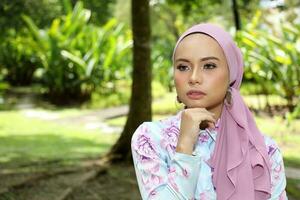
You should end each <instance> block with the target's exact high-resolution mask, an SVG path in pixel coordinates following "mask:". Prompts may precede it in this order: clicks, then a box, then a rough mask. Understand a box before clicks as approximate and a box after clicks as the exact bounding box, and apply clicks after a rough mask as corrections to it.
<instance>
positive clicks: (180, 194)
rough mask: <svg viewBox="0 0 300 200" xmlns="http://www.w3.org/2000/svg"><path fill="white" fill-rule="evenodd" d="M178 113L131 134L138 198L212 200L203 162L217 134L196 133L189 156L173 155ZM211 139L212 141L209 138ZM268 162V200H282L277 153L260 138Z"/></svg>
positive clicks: (283, 179)
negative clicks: (269, 193)
mask: <svg viewBox="0 0 300 200" xmlns="http://www.w3.org/2000/svg"><path fill="white" fill-rule="evenodd" d="M181 112H182V111H180V112H178V114H177V115H175V116H171V117H169V118H166V119H163V120H159V121H154V122H144V123H143V124H141V125H140V126H139V127H138V128H137V130H136V131H135V133H134V134H133V137H132V141H131V149H132V157H133V162H134V167H135V172H136V176H137V181H138V185H139V190H140V193H141V196H142V199H161V200H165V199H172V200H185V199H187V200H190V199H193V200H195V199H197V200H198V199H199V200H215V199H216V192H215V190H214V186H213V183H212V172H211V168H210V166H209V165H208V164H207V163H206V162H207V161H208V160H209V158H210V156H211V155H212V153H213V149H214V145H215V142H214V141H215V140H216V136H217V131H218V123H219V121H218V123H217V124H216V128H215V129H210V130H211V131H210V132H211V135H209V134H208V133H207V132H206V131H205V130H200V131H199V134H200V136H199V139H198V142H197V144H196V145H195V149H194V152H193V155H188V154H183V153H179V152H176V151H175V149H176V144H177V139H178V135H179V128H180V119H181ZM212 138H214V139H212ZM264 138H265V143H266V146H267V148H268V155H269V157H270V161H271V193H272V195H271V198H270V200H275V199H276V200H286V199H287V196H286V192H285V187H286V177H285V172H284V165H283V160H282V155H281V152H280V150H279V148H278V146H277V145H276V143H275V142H274V141H273V140H272V139H271V138H269V137H267V136H264Z"/></svg>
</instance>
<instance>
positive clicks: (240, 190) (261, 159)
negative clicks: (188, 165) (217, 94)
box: [173, 24, 271, 200]
mask: <svg viewBox="0 0 300 200" xmlns="http://www.w3.org/2000/svg"><path fill="white" fill-rule="evenodd" d="M193 33H203V34H206V35H208V36H210V37H212V38H213V39H215V41H217V42H218V44H219V45H220V47H221V48H222V50H223V52H224V54H225V57H226V61H227V65H228V68H229V71H230V73H229V74H230V86H229V91H230V92H231V103H230V104H229V103H228V102H227V101H226V100H225V99H224V104H223V108H222V114H221V117H220V122H219V126H220V127H219V131H218V137H217V140H216V144H215V149H214V152H213V155H212V156H211V158H210V160H209V161H208V164H209V165H210V167H211V169H212V182H213V185H214V187H215V190H216V193H217V199H218V200H228V199H229V200H241V199H243V200H254V199H255V200H265V199H268V198H270V197H271V176H270V161H269V157H268V154H267V147H266V145H265V142H264V137H263V135H262V134H261V132H260V131H259V129H258V128H257V126H256V123H255V120H254V117H253V116H252V113H251V111H250V110H249V108H248V107H247V106H246V104H245V103H244V101H243V98H242V96H241V94H240V92H239V89H240V85H241V82H242V78H243V72H244V71H243V57H242V53H241V51H240V49H239V48H238V47H237V46H236V44H235V43H234V41H233V39H232V37H231V36H230V34H229V33H227V32H226V31H224V30H223V29H222V28H220V27H219V26H217V25H213V24H197V25H194V26H192V27H191V28H189V29H188V30H187V31H185V32H184V33H183V34H182V35H181V36H180V38H179V39H178V41H177V43H176V46H175V48H174V51H173V60H174V54H175V51H176V48H177V46H178V44H179V43H180V42H181V41H182V40H183V39H184V38H185V37H186V36H188V35H190V34H193Z"/></svg>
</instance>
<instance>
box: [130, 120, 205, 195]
mask: <svg viewBox="0 0 300 200" xmlns="http://www.w3.org/2000/svg"><path fill="white" fill-rule="evenodd" d="M154 129H155V128H154V127H151V123H143V124H142V125H140V126H139V127H138V129H137V130H136V131H135V133H134V135H133V137H132V143H131V148H132V157H133V161H134V167H135V171H136V176H137V180H138V185H139V189H140V193H141V196H142V198H143V199H144V200H145V199H162V200H165V199H172V200H173V199H174V200H183V199H193V198H194V195H195V190H196V186H197V180H198V174H199V171H200V159H201V158H200V157H198V156H193V155H187V154H183V153H178V152H174V155H173V157H172V159H171V161H170V162H167V160H166V158H163V157H162V155H163V152H161V151H162V149H161V147H160V141H159V139H156V137H155V133H154V132H155V131H159V130H157V129H155V130H154ZM156 135H157V133H156ZM155 139H156V140H155Z"/></svg>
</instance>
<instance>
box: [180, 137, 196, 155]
mask: <svg viewBox="0 0 300 200" xmlns="http://www.w3.org/2000/svg"><path fill="white" fill-rule="evenodd" d="M194 146H195V142H193V141H192V140H190V138H189V139H183V138H179V139H178V143H177V146H176V152H179V153H184V154H189V155H192V154H193V151H194Z"/></svg>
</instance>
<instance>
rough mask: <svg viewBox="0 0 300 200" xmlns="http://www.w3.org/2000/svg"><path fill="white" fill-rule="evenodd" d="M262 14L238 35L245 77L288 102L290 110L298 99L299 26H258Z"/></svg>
mask: <svg viewBox="0 0 300 200" xmlns="http://www.w3.org/2000/svg"><path fill="white" fill-rule="evenodd" d="M260 17H261V13H258V14H257V16H256V17H255V18H254V20H253V22H252V23H251V24H249V25H248V26H247V27H246V28H245V30H242V31H240V32H238V33H237V41H238V43H239V44H240V46H241V47H242V51H243V54H244V59H245V76H246V78H248V79H254V80H256V82H257V83H259V84H260V85H261V86H262V87H263V92H264V94H270V93H274V94H277V95H280V96H281V97H284V98H285V99H287V102H288V103H287V106H288V107H289V110H290V111H293V109H294V107H295V102H297V101H299V96H300V87H299V85H300V66H299V63H300V39H299V35H300V25H299V24H298V25H297V24H291V23H289V22H284V23H280V24H279V26H278V27H276V29H275V28H274V29H272V27H268V26H267V28H266V29H264V28H261V27H259V23H258V22H259V19H260Z"/></svg>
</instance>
